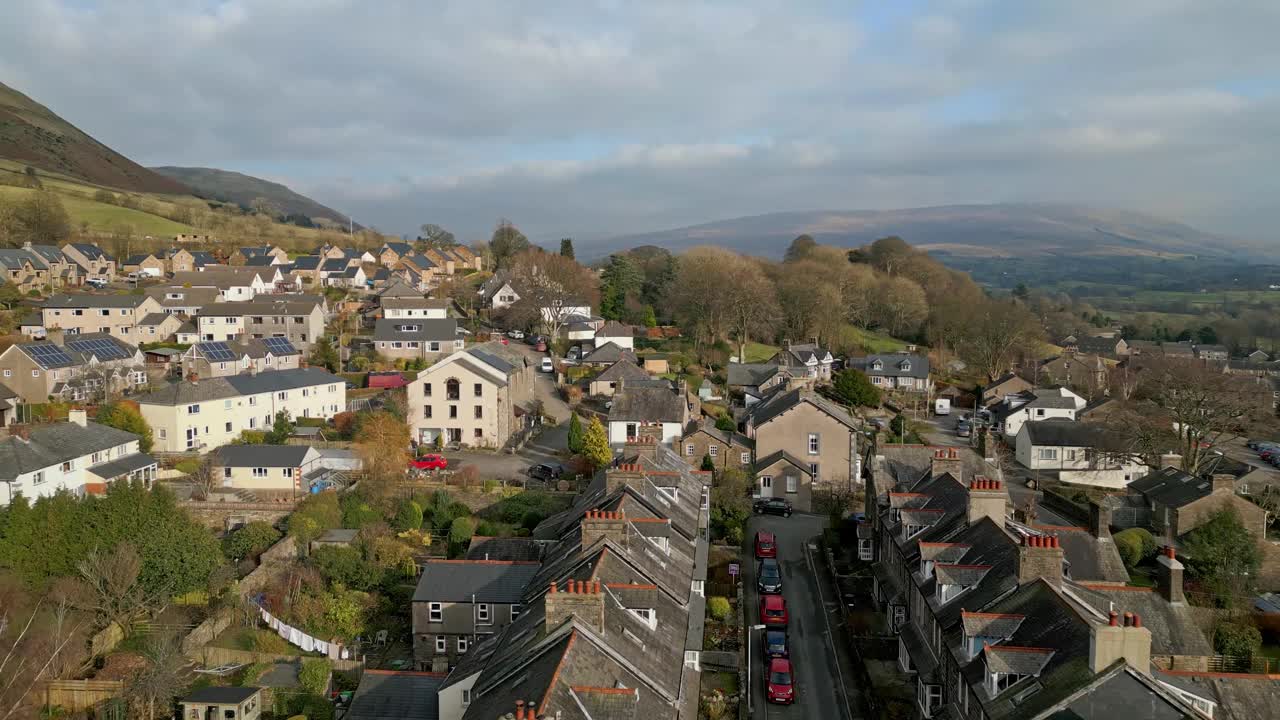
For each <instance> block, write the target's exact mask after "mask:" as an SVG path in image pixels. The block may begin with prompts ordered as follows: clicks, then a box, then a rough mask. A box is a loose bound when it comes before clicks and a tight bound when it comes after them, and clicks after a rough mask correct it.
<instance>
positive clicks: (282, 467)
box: [213, 445, 320, 493]
mask: <svg viewBox="0 0 1280 720" xmlns="http://www.w3.org/2000/svg"><path fill="white" fill-rule="evenodd" d="M319 462H320V453H319V451H317V450H316V449H315V448H313V447H308V446H306V445H227V446H224V447H220V448H218V450H217V451H216V452H215V453H214V461H213V465H214V468H215V470H214V473H215V477H216V478H217V482H219V483H221V485H222V487H224V488H236V489H241V490H257V491H275V492H288V493H299V492H305V488H304V480H303V476H304V475H306V474H307V473H308V472H309V471H311V470H312V469H313V468H314V467H317V466H318V464H319Z"/></svg>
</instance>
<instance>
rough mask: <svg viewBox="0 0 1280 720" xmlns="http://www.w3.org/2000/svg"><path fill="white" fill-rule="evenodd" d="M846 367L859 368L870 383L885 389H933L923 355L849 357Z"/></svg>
mask: <svg viewBox="0 0 1280 720" xmlns="http://www.w3.org/2000/svg"><path fill="white" fill-rule="evenodd" d="M848 367H851V368H854V369H856V370H861V371H862V372H864V373H866V375H867V377H868V378H869V379H870V380H871V384H872V385H875V386H876V387H878V388H880V389H881V390H886V391H898V390H901V391H904V392H923V393H927V392H930V391H932V390H933V379H932V377H931V375H930V370H929V358H927V357H925V356H924V355H912V354H909V353H892V354H888V355H868V356H866V357H863V358H849V361H848Z"/></svg>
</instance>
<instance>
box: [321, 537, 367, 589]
mask: <svg viewBox="0 0 1280 720" xmlns="http://www.w3.org/2000/svg"><path fill="white" fill-rule="evenodd" d="M311 562H312V563H314V564H315V566H316V569H317V570H319V571H320V574H321V575H323V576H324V579H325V580H327V581H328V582H329V584H330V585H335V584H341V585H344V586H346V587H349V588H352V589H355V590H369V589H370V588H372V587H373V586H375V585H377V584H378V583H379V582H381V581H382V572H383V571H382V570H381V569H380V568H378V566H376V565H374V564H373V563H371V562H368V561H366V560H365V559H364V556H362V555H361V554H360V551H359V550H356V549H355V548H349V547H335V546H331V545H322V546H320V547H318V548H316V549H315V552H313V553H311Z"/></svg>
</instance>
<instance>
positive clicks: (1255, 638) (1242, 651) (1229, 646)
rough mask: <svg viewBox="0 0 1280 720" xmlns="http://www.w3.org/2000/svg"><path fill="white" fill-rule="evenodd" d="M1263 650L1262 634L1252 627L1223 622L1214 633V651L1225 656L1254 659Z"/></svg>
mask: <svg viewBox="0 0 1280 720" xmlns="http://www.w3.org/2000/svg"><path fill="white" fill-rule="evenodd" d="M1261 648H1262V633H1261V632H1259V631H1258V628H1256V627H1254V626H1252V625H1242V624H1240V623H1232V622H1223V623H1218V627H1216V628H1214V631H1213V649H1214V650H1215V651H1216V652H1219V653H1221V654H1223V655H1237V656H1240V657H1252V656H1253V655H1254V653H1256V652H1258V650H1260V649H1261Z"/></svg>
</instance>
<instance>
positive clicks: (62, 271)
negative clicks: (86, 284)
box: [22, 241, 81, 289]
mask: <svg viewBox="0 0 1280 720" xmlns="http://www.w3.org/2000/svg"><path fill="white" fill-rule="evenodd" d="M22 249H23V250H26V251H27V252H29V253H31V254H32V255H34V256H36V257H37V258H39V259H40V260H41V261H42V262H43V263H44V264H45V265H46V266H47V267H48V269H49V285H50V286H51V287H53V288H54V289H57V288H65V287H71V286H74V285H79V284H80V283H81V278H80V266H79V265H77V264H76V263H75V262H73V261H72V260H71V259H70V258H68V257H67V256H66V255H65V254H63V252H62V251H61V250H59V249H58V246H56V245H36V244H33V243H31V242H30V241H27V242H24V243H22Z"/></svg>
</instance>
